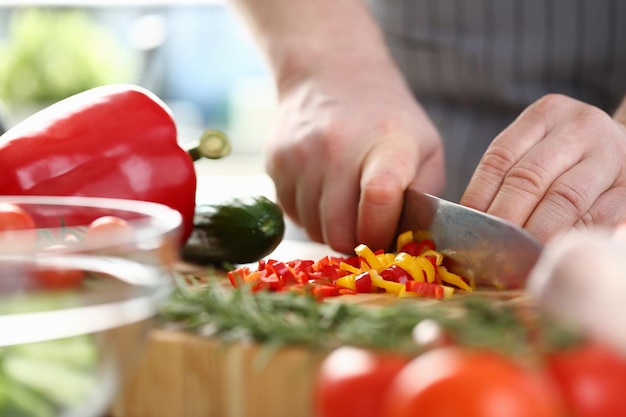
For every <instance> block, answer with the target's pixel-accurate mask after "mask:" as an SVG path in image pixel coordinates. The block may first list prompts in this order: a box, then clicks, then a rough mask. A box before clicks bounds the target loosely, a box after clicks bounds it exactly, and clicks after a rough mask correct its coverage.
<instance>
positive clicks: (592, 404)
mask: <svg viewBox="0 0 626 417" xmlns="http://www.w3.org/2000/svg"><path fill="white" fill-rule="evenodd" d="M546 362H547V365H546V366H547V369H548V371H549V373H550V375H551V376H552V377H553V378H554V380H555V381H556V383H557V386H558V387H559V388H560V389H561V390H562V392H563V396H564V398H565V401H566V403H567V405H568V406H569V408H570V414H571V415H572V417H608V416H626V358H624V357H623V356H620V355H619V354H618V353H617V352H616V351H615V350H613V349H611V348H610V347H608V346H606V345H603V344H601V343H596V342H590V343H586V344H582V345H579V346H577V347H575V348H572V349H568V350H564V351H559V352H556V353H553V354H550V355H548V357H547V361H546Z"/></svg>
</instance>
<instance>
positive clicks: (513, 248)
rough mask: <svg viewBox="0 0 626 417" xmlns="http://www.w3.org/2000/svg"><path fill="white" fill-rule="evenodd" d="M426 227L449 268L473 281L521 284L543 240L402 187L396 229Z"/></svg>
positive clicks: (509, 285) (511, 286) (494, 284)
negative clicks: (402, 200)
mask: <svg viewBox="0 0 626 417" xmlns="http://www.w3.org/2000/svg"><path fill="white" fill-rule="evenodd" d="M407 230H413V231H418V230H423V231H428V232H429V233H430V235H431V237H432V239H433V241H434V242H435V245H436V248H437V250H438V251H440V252H442V253H443V254H444V255H445V256H444V258H445V259H446V264H445V266H446V267H447V268H448V269H449V270H450V271H452V272H455V273H457V274H460V275H462V276H464V277H467V278H468V279H469V280H470V281H472V282H474V283H475V284H476V286H486V287H493V288H496V289H503V290H506V289H519V288H523V287H524V285H525V283H526V279H527V278H528V276H529V274H530V271H531V269H532V268H533V266H534V265H535V263H536V262H537V259H538V258H539V255H540V254H541V251H542V249H543V245H542V244H541V242H539V241H538V240H537V239H536V238H534V237H533V236H532V235H530V234H529V233H528V232H526V231H525V230H523V229H522V228H520V227H518V226H516V225H514V224H512V223H509V222H507V221H505V220H502V219H500V218H497V217H495V216H492V215H489V214H487V213H483V212H481V211H478V210H474V209H472V208H469V207H465V206H462V205H460V204H457V203H453V202H451V201H447V200H444V199H441V198H438V197H435V196H433V195H430V194H425V193H422V192H419V191H417V190H415V189H407V190H406V192H405V195H404V207H403V212H402V217H401V219H400V222H399V226H398V231H397V234H400V233H402V232H404V231H407Z"/></svg>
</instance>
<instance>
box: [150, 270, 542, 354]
mask: <svg viewBox="0 0 626 417" xmlns="http://www.w3.org/2000/svg"><path fill="white" fill-rule="evenodd" d="M347 297H349V296H347ZM409 301H411V300H409ZM412 301H415V300H412ZM160 318H161V320H163V321H165V322H170V323H178V324H179V325H181V326H182V327H183V328H184V329H186V330H188V331H192V332H197V333H200V334H205V335H210V336H220V337H222V338H224V339H225V340H253V341H257V342H260V343H267V344H271V345H281V344H304V345H308V346H310V347H313V348H322V349H329V348H333V347H337V346H340V345H346V344H349V345H354V346H363V347H369V348H374V349H393V350H396V351H404V352H407V353H417V352H419V351H420V350H421V349H422V348H423V347H420V346H418V345H417V344H416V343H415V341H414V340H413V336H412V331H413V329H414V327H415V326H416V325H417V324H418V323H420V322H422V321H423V320H426V319H431V320H434V321H435V322H436V323H438V325H439V326H440V327H441V329H442V330H443V331H444V333H445V334H446V335H447V336H448V337H450V338H451V339H453V340H455V341H456V342H457V343H460V344H462V345H466V346H472V347H478V348H480V347H485V348H492V349H497V350H501V351H503V352H505V353H507V354H512V355H525V354H528V352H529V351H530V350H532V349H537V347H538V343H539V344H540V340H541V339H538V338H537V337H536V333H537V328H536V327H535V326H528V324H527V323H526V321H527V318H525V319H523V318H522V317H520V314H519V307H518V306H516V305H515V304H514V303H507V302H503V301H501V300H493V299H490V298H488V297H485V296H481V295H480V294H476V295H472V296H462V297H457V298H453V299H452V300H449V301H441V302H436V303H419V302H403V303H397V304H392V305H389V306H385V307H371V306H362V305H355V304H345V303H341V302H319V301H318V300H316V299H315V298H314V297H313V296H311V295H310V294H306V293H302V294H300V293H298V294H297V293H294V292H278V293H275V292H265V291H260V292H251V291H250V290H249V289H247V288H245V287H241V288H227V287H225V286H224V284H223V283H222V282H220V281H219V280H217V279H209V280H208V281H207V282H206V283H203V284H201V285H196V284H191V285H190V284H188V282H187V283H185V284H182V285H180V286H179V288H178V289H177V290H176V291H175V293H174V294H173V295H172V297H171V298H170V300H169V301H168V303H167V304H166V305H165V306H164V308H163V309H162V313H161V316H160ZM536 322H537V323H542V322H541V321H539V320H536ZM551 325H552V324H551ZM543 330H545V329H542V330H541V331H543ZM538 341H539V342H538Z"/></svg>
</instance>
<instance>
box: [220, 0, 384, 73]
mask: <svg viewBox="0 0 626 417" xmlns="http://www.w3.org/2000/svg"><path fill="white" fill-rule="evenodd" d="M231 3H232V4H234V5H235V7H236V9H237V10H239V11H240V14H241V16H242V17H243V19H244V20H245V21H246V22H247V23H248V24H249V27H250V29H251V31H252V33H253V34H254V36H255V39H256V41H257V42H258V44H259V46H260V47H261V49H262V51H263V52H264V55H265V56H266V58H267V60H268V62H269V64H270V66H271V68H272V70H273V71H274V73H275V75H276V78H277V81H278V83H279V85H281V84H285V83H289V82H290V80H291V79H293V78H299V77H303V76H306V75H307V74H308V73H310V72H312V71H316V70H318V69H319V68H320V67H323V66H324V65H326V64H328V65H331V63H334V62H337V61H339V62H344V61H345V60H346V57H347V56H350V57H351V59H356V60H358V61H359V63H360V65H363V64H365V63H372V64H376V63H377V62H381V61H383V62H389V61H390V58H389V56H388V54H387V52H386V48H385V46H384V42H383V38H382V35H381V32H380V30H379V28H378V26H377V25H376V23H375V21H374V20H373V19H372V17H371V16H370V14H369V11H368V10H367V7H366V5H365V4H364V2H363V1H362V0H231ZM361 68H362V66H361Z"/></svg>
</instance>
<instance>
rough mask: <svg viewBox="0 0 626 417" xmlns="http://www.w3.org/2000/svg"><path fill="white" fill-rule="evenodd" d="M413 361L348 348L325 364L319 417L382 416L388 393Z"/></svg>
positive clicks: (317, 399)
mask: <svg viewBox="0 0 626 417" xmlns="http://www.w3.org/2000/svg"><path fill="white" fill-rule="evenodd" d="M408 362H409V358H407V357H405V356H401V355H395V354H386V353H381V352H374V351H371V350H367V349H361V348H356V347H350V346H344V347H340V348H338V349H336V350H334V351H332V352H331V353H330V354H329V355H328V356H327V357H326V358H325V359H324V361H323V362H322V364H321V366H320V369H319V373H318V378H317V381H316V385H315V407H316V411H317V414H316V415H317V416H318V417H379V416H380V411H381V405H382V399H383V397H384V393H385V390H386V389H387V388H388V386H389V384H390V382H391V381H392V379H393V378H394V377H395V375H396V374H397V373H398V372H399V371H400V369H402V367H403V366H405V365H406V364H407V363H408Z"/></svg>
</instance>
